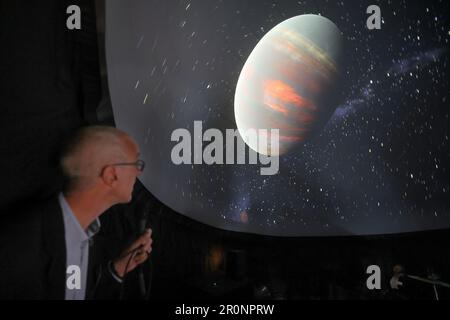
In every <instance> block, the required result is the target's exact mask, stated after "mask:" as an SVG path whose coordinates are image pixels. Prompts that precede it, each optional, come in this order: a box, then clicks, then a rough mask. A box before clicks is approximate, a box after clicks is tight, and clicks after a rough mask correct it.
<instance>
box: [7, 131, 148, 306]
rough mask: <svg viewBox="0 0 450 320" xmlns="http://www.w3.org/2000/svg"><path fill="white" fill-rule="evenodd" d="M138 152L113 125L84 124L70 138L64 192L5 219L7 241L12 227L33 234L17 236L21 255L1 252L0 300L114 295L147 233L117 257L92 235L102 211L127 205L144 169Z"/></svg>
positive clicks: (143, 256) (143, 251) (141, 254)
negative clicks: (114, 257)
mask: <svg viewBox="0 0 450 320" xmlns="http://www.w3.org/2000/svg"><path fill="white" fill-rule="evenodd" d="M139 155H140V153H139V147H138V146H137V144H136V142H134V141H133V139H132V138H131V137H130V136H128V135H127V134H126V133H124V132H123V131H120V130H118V129H116V128H112V127H104V126H92V127H85V128H82V129H80V130H78V131H77V132H76V133H75V134H74V135H73V136H72V137H70V139H69V140H68V141H67V142H66V144H65V146H64V148H63V151H62V154H61V168H62V171H63V174H64V176H65V177H66V183H65V188H64V190H63V191H62V192H61V193H60V194H59V195H58V197H57V198H54V199H51V200H50V201H48V202H47V203H45V204H43V205H42V206H39V207H37V208H35V209H34V210H31V211H32V214H28V215H22V216H20V217H16V218H15V219H12V221H9V222H8V227H10V230H9V231H5V232H4V234H2V235H1V236H5V234H6V235H9V236H11V237H8V236H7V237H5V239H6V238H8V240H6V241H11V238H14V237H13V236H16V232H15V231H11V230H17V229H22V230H23V232H26V233H27V234H28V235H30V237H17V236H16V237H15V238H16V239H18V240H17V243H16V245H15V248H17V249H18V250H17V251H16V250H15V249H12V250H11V249H10V250H8V249H6V250H4V252H3V253H4V255H6V259H7V261H8V263H7V264H6V267H3V268H1V265H0V271H2V269H3V271H4V272H6V273H8V272H10V275H11V277H8V274H6V275H4V276H6V278H7V279H6V284H7V285H6V286H4V287H3V288H4V290H5V292H2V291H1V290H2V289H0V297H2V295H3V297H6V298H24V297H25V298H50V299H67V300H73V299H75V300H82V299H94V298H108V299H112V298H118V296H119V293H120V289H121V282H122V281H123V277H124V276H125V274H126V273H127V272H130V271H132V270H134V269H135V268H136V267H137V266H138V265H139V264H141V263H143V262H144V261H145V260H147V258H148V255H149V253H150V252H151V244H152V239H151V230H147V231H146V232H145V233H144V234H143V235H142V236H140V237H139V238H138V239H137V240H136V241H134V242H133V243H132V244H131V245H130V246H129V248H128V249H127V250H125V251H124V252H123V253H122V254H121V255H119V257H118V258H116V259H110V258H111V257H108V256H107V254H106V250H105V249H104V248H103V247H102V243H101V240H100V239H97V237H95V234H96V233H97V232H98V230H99V228H100V222H99V220H98V218H99V216H100V215H101V214H102V213H103V212H105V211H106V210H107V209H108V208H110V207H111V206H113V205H115V204H118V203H127V202H129V201H130V200H131V197H132V190H133V186H134V183H135V181H136V177H137V176H138V175H139V174H140V173H141V172H142V170H143V169H144V162H143V161H142V160H139ZM3 227H5V225H3ZM8 227H7V228H8ZM23 232H22V233H21V234H23ZM23 239H28V240H27V241H23ZM20 257H26V258H20ZM14 262H16V263H15V264H14ZM21 263H22V264H27V266H23V265H21ZM30 264H31V266H30ZM24 277H25V278H27V280H24V279H23V278H24ZM3 280H4V281H5V278H4V279H3ZM0 282H1V281H0ZM21 285H22V286H23V287H20V286H21ZM0 287H1V283H0ZM5 288H6V289H5ZM8 294H11V296H8Z"/></svg>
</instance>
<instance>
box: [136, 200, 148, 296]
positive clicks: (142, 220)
mask: <svg viewBox="0 0 450 320" xmlns="http://www.w3.org/2000/svg"><path fill="white" fill-rule="evenodd" d="M143 207H144V208H143V210H142V211H141V215H140V217H139V221H138V236H139V237H140V236H141V235H142V234H143V233H144V232H145V229H146V227H147V217H148V212H149V208H150V205H149V204H148V203H147V204H146V205H144V206H143ZM138 282H139V290H140V293H141V296H142V297H145V296H146V294H147V290H146V288H145V276H144V266H143V263H142V264H140V265H139V266H138Z"/></svg>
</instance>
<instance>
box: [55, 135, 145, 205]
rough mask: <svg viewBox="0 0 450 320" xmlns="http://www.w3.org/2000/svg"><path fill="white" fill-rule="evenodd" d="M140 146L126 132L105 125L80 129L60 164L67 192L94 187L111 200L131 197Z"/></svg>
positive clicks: (123, 201)
mask: <svg viewBox="0 0 450 320" xmlns="http://www.w3.org/2000/svg"><path fill="white" fill-rule="evenodd" d="M138 158H139V147H138V145H137V144H136V142H135V141H134V140H133V139H132V138H131V137H130V136H128V135H127V134H126V133H125V132H123V131H121V130H119V129H116V128H113V127H106V126H90V127H84V128H81V129H79V130H78V131H77V132H76V133H75V134H74V135H73V136H71V137H70V138H69V139H68V141H67V142H66V144H65V146H64V148H63V151H62V154H61V162H60V164H61V168H62V171H63V174H64V176H65V177H66V180H67V182H66V185H65V192H66V193H71V192H83V191H93V190H94V191H95V192H98V193H100V194H101V195H102V196H104V197H105V199H107V200H108V201H109V202H111V205H112V204H115V203H126V202H129V201H130V200H131V194H132V191H133V186H134V183H135V181H136V177H137V176H138V175H139V174H140V173H141V171H140V170H139V169H142V168H139V163H137V161H138Z"/></svg>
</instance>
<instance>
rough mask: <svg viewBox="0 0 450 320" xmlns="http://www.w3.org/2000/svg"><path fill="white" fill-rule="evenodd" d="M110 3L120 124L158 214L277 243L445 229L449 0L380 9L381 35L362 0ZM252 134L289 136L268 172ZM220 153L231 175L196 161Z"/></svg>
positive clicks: (108, 39) (112, 75) (110, 60)
mask: <svg viewBox="0 0 450 320" xmlns="http://www.w3.org/2000/svg"><path fill="white" fill-rule="evenodd" d="M105 6H106V8H105V9H106V16H105V55H106V62H107V75H108V89H109V92H110V95H111V105H112V110H113V114H114V123H115V125H116V126H117V127H118V128H120V129H122V130H124V131H126V132H128V133H129V134H130V135H131V136H132V137H133V138H135V140H136V142H137V143H138V144H139V147H140V151H141V155H140V157H141V158H142V159H143V160H145V161H146V168H145V171H144V172H143V173H142V174H141V175H140V176H139V181H140V183H142V185H143V186H144V187H145V188H146V189H147V190H148V191H149V192H150V193H151V194H152V195H153V196H154V197H155V198H156V199H157V200H158V201H159V202H160V203H161V206H162V207H163V210H162V211H161V212H164V213H166V212H169V210H172V211H173V213H174V215H175V217H176V216H177V215H182V216H184V217H187V218H188V219H192V220H194V221H196V222H200V223H203V224H205V225H207V226H212V227H214V228H218V229H222V230H230V231H234V232H245V233H253V234H259V235H270V236H281V237H291V236H293V237H298V236H308V237H309V236H312V237H315V236H345V235H373V234H390V233H399V232H413V231H414V232H415V231H423V230H434V229H442V228H445V227H447V228H448V227H449V226H450V196H449V194H450V179H449V172H450V131H449V130H450V126H448V122H449V118H450V109H449V108H448V101H449V99H450V97H449V90H448V88H449V87H450V76H449V72H450V69H449V66H450V63H449V61H450V55H449V43H450V35H449V30H450V21H449V19H448V17H447V15H445V13H446V12H449V6H450V3H449V2H448V1H438V0H430V1H427V2H424V1H420V0H410V1H407V2H405V3H402V4H401V5H400V6H399V4H398V3H395V2H393V1H391V3H390V4H389V3H388V2H383V3H382V4H381V2H380V6H381V9H382V20H383V21H382V23H381V26H382V29H381V30H370V29H369V28H367V25H366V21H367V19H368V18H369V17H370V15H369V14H366V9H367V6H366V4H365V3H364V2H361V1H359V2H358V3H357V4H355V3H353V2H351V1H345V0H343V1H328V0H305V1H288V0H280V1H272V0H268V1H266V0H260V1H253V2H251V1H242V0H227V1H222V0H211V1H198V0H189V1H163V0H155V1H148V0H135V1H133V3H132V5H131V4H130V3H129V2H127V1H122V0H108V1H106V3H105ZM418 12H420V13H423V15H418ZM400 13H401V14H400ZM419 26H420V28H419ZM99 114H100V112H99ZM199 122H201V126H202V130H201V131H202V132H199V131H196V130H195V128H196V126H195V124H196V123H197V124H198V123H199ZM180 129H181V130H183V132H185V133H186V138H185V139H183V145H185V144H186V145H187V147H186V149H184V150H183V156H184V155H185V154H186V155H187V158H189V160H190V162H187V163H182V164H179V163H175V162H174V161H172V154H173V153H172V152H173V151H174V149H175V148H176V147H177V146H179V145H180V144H181V139H180V141H174V140H172V135H173V133H174V132H176V131H178V130H180ZM210 129H213V130H214V132H216V133H217V132H220V133H221V134H218V135H217V139H216V137H214V141H212V140H213V139H211V140H208V139H204V140H203V143H198V142H199V141H200V142H201V140H202V134H205V133H206V132H208V131H207V130H210ZM248 129H262V130H260V131H258V133H257V135H256V138H261V137H262V138H264V137H265V136H264V132H266V133H267V134H269V133H270V134H271V135H270V137H271V138H272V137H273V135H272V133H271V131H270V130H267V129H279V136H280V141H279V142H280V143H279V147H280V148H279V150H278V152H276V153H278V154H279V155H280V157H279V158H278V159H277V161H278V163H277V164H279V165H277V166H275V161H273V162H272V163H271V166H272V167H273V168H278V169H279V170H278V171H277V172H276V173H274V174H273V175H262V174H261V173H262V171H261V170H262V169H266V168H269V164H267V162H266V163H263V161H262V160H264V159H267V158H268V157H263V156H262V155H263V154H264V153H263V152H261V153H260V154H257V153H256V154H255V152H251V150H255V149H259V148H256V146H255V145H252V141H251V140H249V141H245V137H246V136H245V132H246V131H247V130H248ZM229 131H231V132H232V135H230V136H231V137H232V139H227V137H228V134H227V133H228V132H229ZM253 132H254V130H253ZM261 132H263V135H261V134H260V133H261ZM242 137H244V139H242ZM267 137H269V136H267ZM220 138H223V139H220ZM250 138H253V137H250ZM220 140H222V142H223V143H220ZM233 140H235V141H233ZM243 140H244V141H243ZM275 141H276V140H275ZM232 142H234V143H232ZM245 142H246V143H247V144H246V143H245ZM259 142H260V141H258V145H259ZM268 142H270V140H269V141H268ZM211 145H215V146H217V148H216V149H215V152H216V153H215V154H219V156H218V157H217V158H218V159H223V160H224V163H223V164H221V163H214V164H207V163H205V162H204V161H202V163H201V164H200V163H195V160H196V159H200V160H201V159H202V157H201V156H202V155H203V154H204V153H203V154H202V152H203V151H205V150H207V148H209V147H210V146H211ZM238 147H239V149H238ZM241 147H242V148H241ZM258 147H259V146H258ZM233 149H235V151H236V152H234V154H232V155H231V156H230V152H229V151H230V150H233ZM196 150H199V152H198V153H196V152H195V151H196ZM209 150H211V149H209ZM239 150H240V151H243V150H245V154H244V152H239V153H238V151H239ZM275 150H276V148H273V145H271V149H270V155H275V154H276V153H275ZM184 151H186V152H184ZM256 151H258V150H256ZM259 151H264V150H259ZM268 151H269V150H268ZM231 153H233V152H231ZM195 154H200V157H197V158H196V157H195ZM238 154H239V155H243V154H244V155H245V157H242V158H244V160H245V161H243V162H244V163H238V161H237V160H238V159H239V158H238ZM268 154H269V152H268ZM220 155H221V156H220ZM255 155H256V157H255V158H257V161H256V163H251V161H250V160H251V156H255ZM203 158H204V157H203ZM229 159H232V160H235V161H234V163H232V162H233V161H228V160H229ZM273 159H276V158H275V157H273ZM274 172H275V171H274Z"/></svg>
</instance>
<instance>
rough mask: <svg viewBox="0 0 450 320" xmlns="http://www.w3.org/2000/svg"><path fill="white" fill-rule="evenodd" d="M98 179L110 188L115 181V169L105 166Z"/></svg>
mask: <svg viewBox="0 0 450 320" xmlns="http://www.w3.org/2000/svg"><path fill="white" fill-rule="evenodd" d="M100 178H101V179H102V180H103V183H105V184H106V185H108V186H112V185H113V184H114V183H115V182H116V181H117V173H116V168H115V167H114V166H107V167H105V168H104V169H103V171H102V174H101V176H100Z"/></svg>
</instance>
